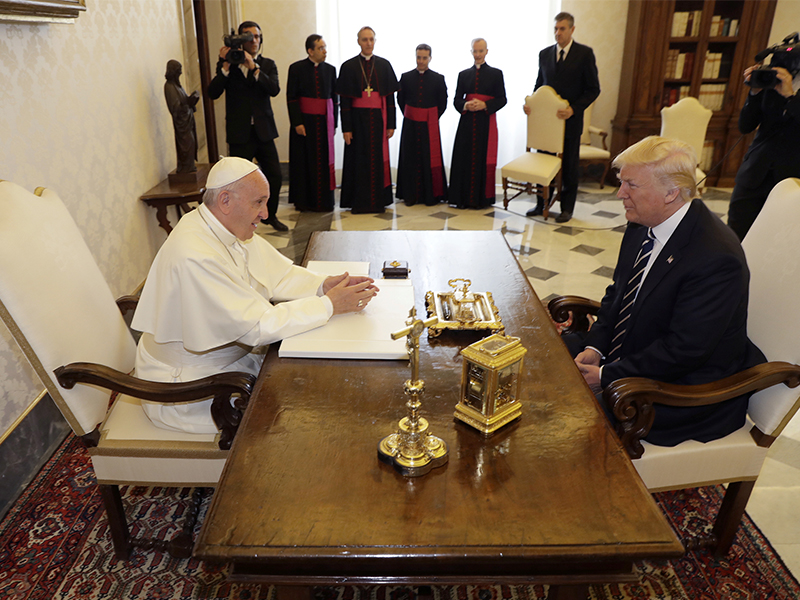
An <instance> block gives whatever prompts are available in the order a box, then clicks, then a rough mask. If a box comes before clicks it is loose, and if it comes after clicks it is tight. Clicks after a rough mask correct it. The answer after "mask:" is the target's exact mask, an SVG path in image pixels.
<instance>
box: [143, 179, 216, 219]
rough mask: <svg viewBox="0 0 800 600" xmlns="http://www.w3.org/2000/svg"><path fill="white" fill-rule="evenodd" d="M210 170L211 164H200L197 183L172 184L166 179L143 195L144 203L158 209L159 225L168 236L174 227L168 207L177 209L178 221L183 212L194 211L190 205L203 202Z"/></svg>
mask: <svg viewBox="0 0 800 600" xmlns="http://www.w3.org/2000/svg"><path fill="white" fill-rule="evenodd" d="M210 168H211V165H209V164H198V165H197V181H196V182H191V183H170V182H169V179H165V180H164V181H162V182H161V183H159V184H158V185H157V186H155V187H154V188H152V189H151V190H149V191H148V192H147V193H146V194H142V196H141V200H142V202H144V203H145V204H147V205H148V206H152V207H153V208H155V209H156V219H158V224H159V225H160V226H161V228H162V229H164V231H166V232H167V235H169V233H170V232H171V231H172V226H171V225H170V223H169V219H168V218H167V207H168V206H174V207H175V209H176V210H177V211H178V219H180V218H181V215H182V214H183V212H189V211H190V210H192V208H191V207H189V205H188V203H189V202H200V201H201V200H202V198H203V194H204V193H205V191H206V178H207V177H208V171H209V169H210ZM181 211H183V212H181Z"/></svg>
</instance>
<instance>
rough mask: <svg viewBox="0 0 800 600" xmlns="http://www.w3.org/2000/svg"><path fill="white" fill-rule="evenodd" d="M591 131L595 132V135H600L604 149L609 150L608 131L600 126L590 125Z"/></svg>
mask: <svg viewBox="0 0 800 600" xmlns="http://www.w3.org/2000/svg"><path fill="white" fill-rule="evenodd" d="M589 133H593V134H594V135H599V136H600V140H601V141H602V143H603V150H608V146H606V138H607V137H608V132H607V131H605V130H603V129H600V128H599V127H595V126H594V125H589Z"/></svg>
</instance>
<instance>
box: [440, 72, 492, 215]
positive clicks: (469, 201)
mask: <svg viewBox="0 0 800 600" xmlns="http://www.w3.org/2000/svg"><path fill="white" fill-rule="evenodd" d="M473 94H477V95H479V96H480V98H479V99H480V100H483V101H484V102H486V110H481V111H477V112H469V111H467V112H464V104H465V103H466V102H467V100H468V99H469V96H470V95H473ZM487 98H488V99H487ZM453 105H454V106H455V107H456V110H457V111H458V112H459V113H460V114H461V119H460V120H459V122H458V130H457V131H456V139H455V143H454V145H453V162H452V164H451V165H450V190H449V194H450V196H449V199H450V204H452V205H455V206H457V207H458V208H483V207H486V206H491V205H492V204H494V202H495V189H494V185H495V169H496V167H497V133H496V132H497V128H496V127H497V126H496V124H495V123H494V122H493V121H494V119H493V117H494V114H495V113H496V112H497V111H498V110H500V109H501V108H503V107H504V106H505V105H506V87H505V83H504V82H503V72H502V71H501V70H500V69H495V68H493V67H490V66H489V65H487V64H486V63H484V64H483V65H481V68H480V69H477V68H476V67H475V65H473V66H472V67H471V68H469V69H466V70H465V71H461V73H459V74H458V85H457V86H456V95H455V98H453ZM493 128H494V133H493V132H492V130H493ZM492 145H494V148H492ZM492 153H493V154H492ZM487 159H488V160H487ZM487 162H488V165H487Z"/></svg>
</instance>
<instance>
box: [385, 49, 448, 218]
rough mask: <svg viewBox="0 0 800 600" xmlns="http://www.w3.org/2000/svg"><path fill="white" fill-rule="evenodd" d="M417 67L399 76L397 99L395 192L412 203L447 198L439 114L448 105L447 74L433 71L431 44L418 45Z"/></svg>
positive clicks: (430, 204)
mask: <svg viewBox="0 0 800 600" xmlns="http://www.w3.org/2000/svg"><path fill="white" fill-rule="evenodd" d="M416 52H417V68H416V69H414V70H413V71H409V72H408V73H403V75H402V76H401V77H400V90H399V91H398V92H397V103H398V104H399V105H400V111H401V112H402V113H403V133H402V136H401V137H400V160H399V161H398V164H397V192H396V196H397V197H398V198H399V199H401V200H404V201H405V203H406V204H408V205H409V206H410V205H412V204H417V203H418V202H421V203H424V204H427V205H428V206H433V205H434V204H437V203H439V202H443V201H445V200H447V178H446V176H445V172H444V161H443V159H442V141H441V137H440V136H439V117H441V116H442V113H443V112H444V111H445V109H446V108H447V86H446V85H445V82H444V76H443V75H440V74H439V73H437V72H436V71H431V70H430V69H429V68H428V65H429V63H430V61H431V47H430V46H429V45H428V44H420V45H419V46H417V50H416Z"/></svg>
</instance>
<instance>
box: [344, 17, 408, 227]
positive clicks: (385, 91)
mask: <svg viewBox="0 0 800 600" xmlns="http://www.w3.org/2000/svg"><path fill="white" fill-rule="evenodd" d="M358 45H359V46H360V47H361V53H360V54H359V55H358V56H355V57H353V58H351V59H350V60H348V61H345V62H344V64H342V66H341V68H340V69H339V79H338V80H337V83H336V91H337V93H338V94H339V101H340V103H341V112H342V136H343V137H344V143H345V147H344V164H343V165H342V195H341V206H342V208H350V209H352V212H353V213H382V212H384V211H385V210H386V206H388V205H389V204H391V203H392V202H393V201H394V200H393V198H392V175H391V171H390V168H389V138H391V137H392V136H393V135H394V130H395V119H396V115H395V103H394V93H395V91H396V90H397V76H396V75H395V74H394V70H393V69H392V65H391V64H389V61H388V60H386V59H384V58H381V57H380V56H375V55H374V54H373V50H374V49H375V31H373V29H372V27H362V28H361V29H360V30H359V32H358Z"/></svg>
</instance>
